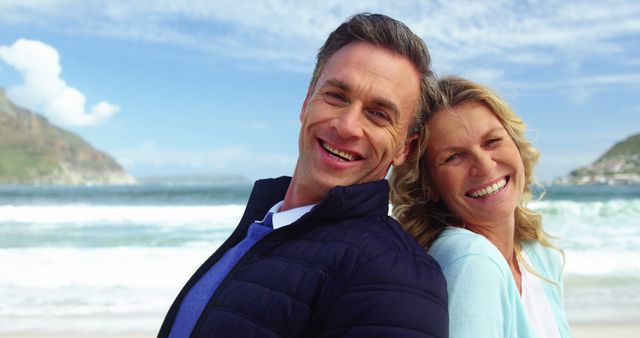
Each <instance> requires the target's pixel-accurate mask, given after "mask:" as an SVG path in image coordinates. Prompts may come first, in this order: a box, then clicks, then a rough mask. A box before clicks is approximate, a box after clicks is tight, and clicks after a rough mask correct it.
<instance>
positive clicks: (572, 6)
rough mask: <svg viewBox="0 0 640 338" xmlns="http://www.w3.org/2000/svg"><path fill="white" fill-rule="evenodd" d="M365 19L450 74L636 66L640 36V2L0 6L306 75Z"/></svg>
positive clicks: (71, 26) (26, 17) (57, 0)
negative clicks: (622, 61) (411, 41)
mask: <svg viewBox="0 0 640 338" xmlns="http://www.w3.org/2000/svg"><path fill="white" fill-rule="evenodd" d="M362 11H371V12H381V13H385V14H388V15H391V16H393V17H396V18H398V19H400V20H402V21H403V22H405V23H407V24H408V25H409V26H410V27H411V28H412V29H413V30H414V31H416V32H417V33H418V34H419V35H421V36H422V37H423V38H424V39H425V41H426V42H427V44H428V45H429V47H430V49H431V51H432V52H433V53H434V54H435V55H444V56H446V58H443V59H442V60H445V61H443V62H445V63H450V64H453V65H460V64H464V62H465V61H468V60H472V59H474V58H477V57H479V56H491V57H495V58H497V60H498V61H506V62H516V63H533V64H537V63H540V62H544V63H548V62H551V61H552V60H556V61H557V60H558V59H560V58H563V57H564V55H566V54H568V55H572V57H575V58H586V57H593V56H595V55H608V54H611V53H621V54H626V55H627V56H628V57H631V56H632V54H633V53H630V49H632V48H633V47H630V46H629V45H628V44H627V43H625V41H626V39H625V38H626V37H630V36H637V34H638V33H640V21H639V20H637V18H638V17H639V16H640V3H639V2H637V1H598V2H591V1H569V2H567V1H560V0H545V1H535V2H524V1H508V0H500V1H491V2H477V1H429V2H424V1H419V0H415V1H404V2H401V3H386V2H381V1H360V2H357V3H354V2H344V1H342V0H324V1H305V2H293V1H235V0H218V1H174V0H166V1H159V0H153V1H152V0H146V1H145V0H140V1H117V0H114V1H106V2H105V1H98V0H75V1H74V0H48V1H45V2H44V3H43V4H42V5H40V1H33V0H29V1H20V2H17V1H16V2H4V3H2V4H0V22H3V21H4V22H7V23H11V22H16V21H20V22H31V23H35V24H42V23H48V27H58V28H54V29H59V30H66V31H68V32H71V33H74V34H88V35H107V36H112V37H117V38H125V39H135V40H143V41H149V42H154V43H170V44H178V45H184V46H188V47H191V48H197V49H204V50H208V51H211V52H214V53H218V54H222V55H226V56H230V57H234V58H244V59H249V60H254V61H256V60H258V61H266V62H269V63H274V62H275V63H277V64H278V65H279V66H280V67H285V68H287V67H288V68H292V69H299V68H300V67H299V65H300V64H301V63H305V64H306V63H308V62H310V60H312V58H313V54H314V52H315V50H316V49H317V47H318V46H319V45H320V44H321V43H322V41H323V40H324V38H325V37H326V35H327V33H328V32H329V31H331V30H332V29H333V28H335V27H336V26H337V25H338V24H339V23H340V22H341V21H342V20H344V19H345V18H346V17H348V16H349V15H352V14H354V13H357V12H362ZM61 23H64V24H61ZM541 50H542V52H541Z"/></svg>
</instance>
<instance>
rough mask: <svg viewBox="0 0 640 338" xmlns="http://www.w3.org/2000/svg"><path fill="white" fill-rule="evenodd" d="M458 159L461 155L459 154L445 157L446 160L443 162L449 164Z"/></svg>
mask: <svg viewBox="0 0 640 338" xmlns="http://www.w3.org/2000/svg"><path fill="white" fill-rule="evenodd" d="M460 157H462V155H461V154H459V153H455V154H453V155H451V156H449V157H447V159H446V160H444V163H451V162H453V161H455V160H457V159H459V158H460Z"/></svg>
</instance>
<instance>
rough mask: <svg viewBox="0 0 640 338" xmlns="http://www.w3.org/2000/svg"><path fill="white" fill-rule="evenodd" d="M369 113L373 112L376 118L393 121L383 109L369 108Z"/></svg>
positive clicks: (372, 114)
mask: <svg viewBox="0 0 640 338" xmlns="http://www.w3.org/2000/svg"><path fill="white" fill-rule="evenodd" d="M369 114H371V116H373V117H375V118H376V119H380V120H383V121H384V122H389V121H391V118H390V117H389V115H387V113H385V112H384V111H382V110H376V109H371V110H369Z"/></svg>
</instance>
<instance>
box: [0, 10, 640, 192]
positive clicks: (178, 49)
mask: <svg viewBox="0 0 640 338" xmlns="http://www.w3.org/2000/svg"><path fill="white" fill-rule="evenodd" d="M363 11H368V12H378V13H384V14H387V15H390V16H392V17H394V18H397V19H399V20H401V21H403V22H405V23H406V24H407V25H408V26H409V27H410V28H411V29H412V30H413V31H414V32H416V33H417V34H418V35H419V36H421V37H422V38H423V39H424V40H425V42H426V43H427V46H428V47H429V50H430V53H431V56H432V59H433V68H434V70H435V71H436V72H437V73H438V74H440V75H444V74H457V75H462V76H465V77H468V78H470V79H473V80H476V81H479V82H482V83H485V84H487V85H489V86H491V87H492V88H494V89H495V90H496V91H498V92H499V93H500V94H501V95H502V96H503V97H504V98H505V99H506V100H507V101H508V102H510V104H511V105H512V107H514V109H515V110H516V111H517V112H518V113H519V114H520V115H521V116H522V117H523V119H524V120H525V122H527V124H528V126H529V134H528V135H529V137H530V138H531V139H532V140H533V142H534V144H535V145H536V146H537V147H538V148H539V149H540V150H541V151H542V158H541V161H540V163H539V165H538V168H537V177H538V178H539V179H540V180H548V179H551V178H554V177H558V176H563V175H565V174H567V173H568V172H569V171H570V170H571V169H574V168H576V167H578V166H581V165H586V164H588V163H591V162H593V161H594V160H595V159H596V158H597V157H598V156H600V155H601V154H602V153H603V152H604V151H606V150H607V149H608V148H609V147H610V146H611V145H613V144H614V143H615V142H616V141H619V140H622V139H624V138H626V137H627V136H629V135H631V134H633V133H637V132H640V99H639V98H640V2H638V1H597V2H596V1H491V2H488V1H486V2H481V1H394V2H391V1H358V2H357V3H356V2H351V4H350V2H347V1H343V0H340V1H334V0H323V1H305V2H300V1H276V0H273V1H175V0H174V1H160V0H153V1H152V0H149V1H146V0H138V1H93V0H84V1H82V0H77V1H76V0H20V1H17V0H14V1H5V0H0V86H1V87H3V88H5V89H7V90H8V93H9V95H10V97H12V99H13V100H14V101H16V102H17V103H19V104H20V105H22V106H25V107H27V108H29V109H31V110H33V111H35V112H38V113H41V114H43V115H45V116H47V117H48V118H49V119H50V120H51V121H53V122H54V123H56V124H58V125H60V126H62V127H64V128H66V129H69V130H72V131H74V132H76V133H78V134H80V135H81V136H82V137H84V138H85V139H86V140H87V141H89V142H90V143H91V144H93V145H94V146H96V147H98V148H99V149H101V150H104V151H106V152H107V153H109V154H111V155H112V156H114V157H115V158H116V159H117V160H118V161H119V162H120V163H121V164H122V165H123V166H124V167H125V169H126V170H127V171H128V172H129V173H131V174H132V175H134V176H137V177H145V176H156V175H176V174H199V175H202V174H207V175H214V174H241V175H244V176H246V177H247V178H250V179H255V178H260V177H268V176H280V175H285V174H291V173H292V172H293V167H294V164H295V160H296V158H297V139H298V128H299V121H298V114H299V111H300V106H301V104H302V102H303V100H304V97H305V93H306V88H307V85H308V81H309V78H310V75H311V72H312V70H313V66H314V57H315V53H316V51H317V49H318V48H319V47H320V45H321V44H322V43H323V42H324V39H325V38H326V36H327V34H328V33H329V32H330V31H331V30H333V29H334V28H335V27H337V26H338V25H339V24H340V23H341V22H342V21H344V20H345V19H346V18H347V17H348V16H350V15H352V14H355V13H358V12H363Z"/></svg>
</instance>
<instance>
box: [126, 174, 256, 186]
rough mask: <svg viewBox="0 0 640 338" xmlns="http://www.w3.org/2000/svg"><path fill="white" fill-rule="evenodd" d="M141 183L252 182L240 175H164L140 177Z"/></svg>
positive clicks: (225, 183)
mask: <svg viewBox="0 0 640 338" xmlns="http://www.w3.org/2000/svg"><path fill="white" fill-rule="evenodd" d="M138 180H139V181H140V182H141V183H143V184H163V185H215V186H227V185H247V184H251V183H253V182H252V181H250V180H249V179H248V178H246V177H244V176H242V175H165V176H148V177H140V178H138Z"/></svg>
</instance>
